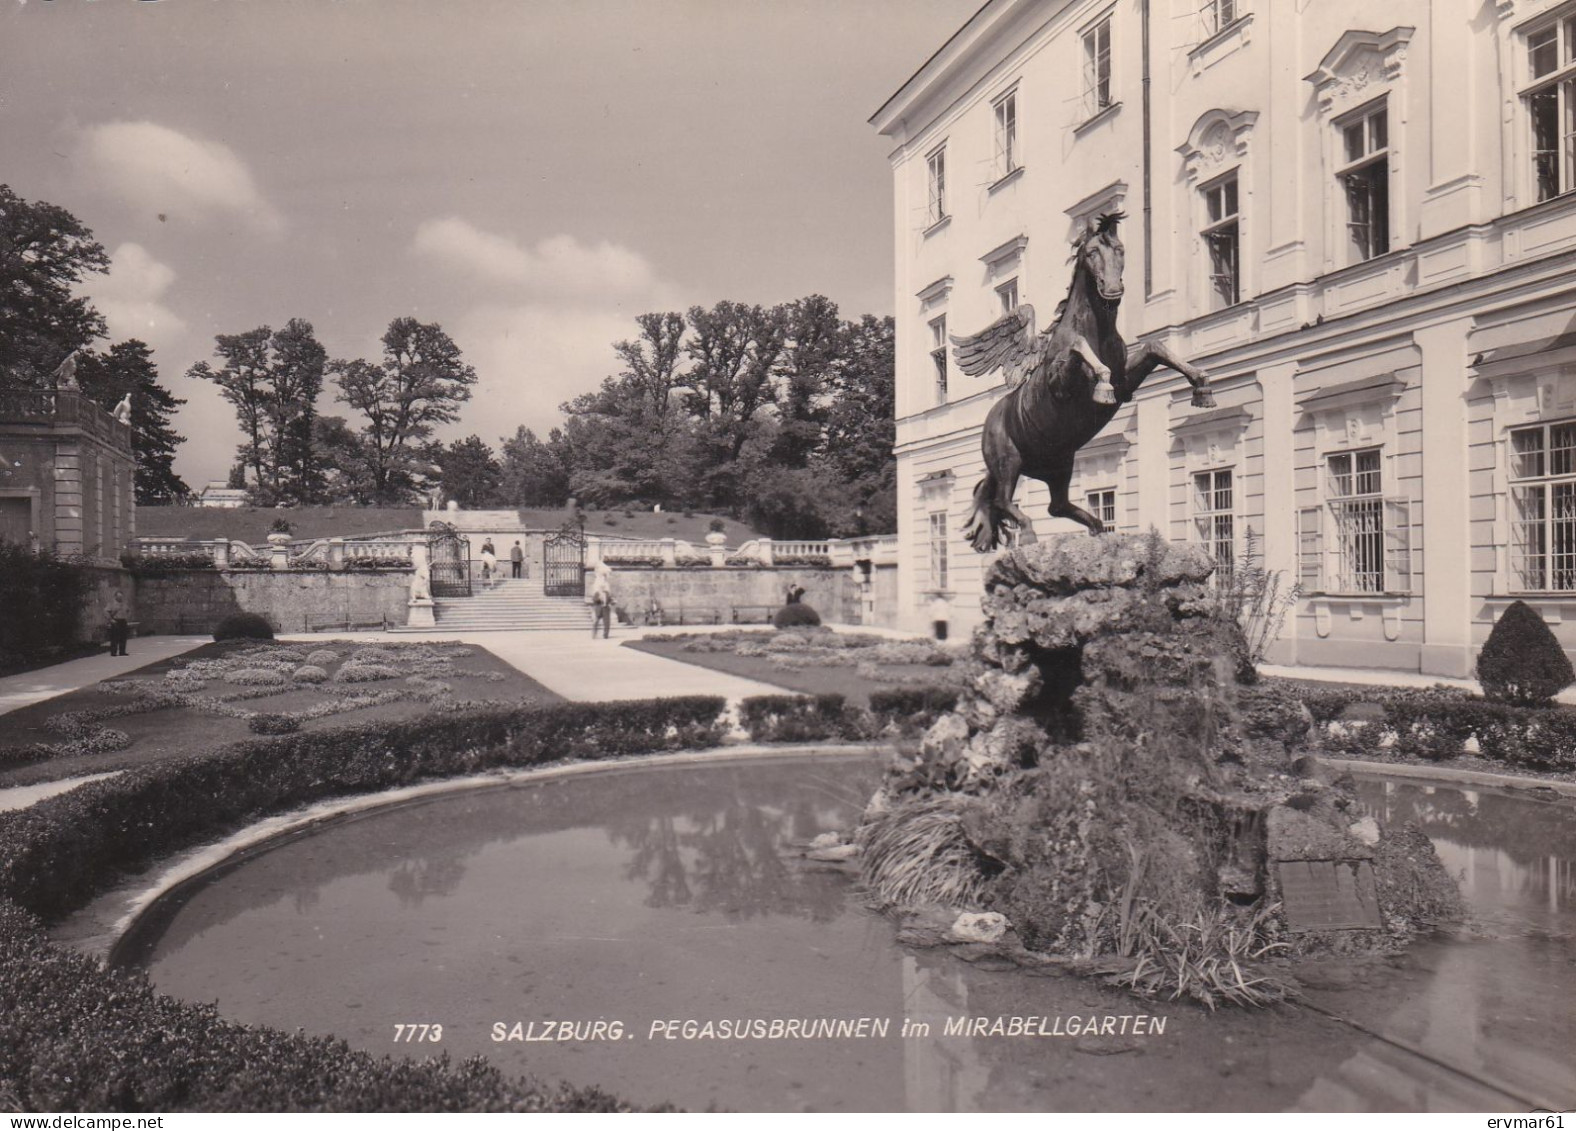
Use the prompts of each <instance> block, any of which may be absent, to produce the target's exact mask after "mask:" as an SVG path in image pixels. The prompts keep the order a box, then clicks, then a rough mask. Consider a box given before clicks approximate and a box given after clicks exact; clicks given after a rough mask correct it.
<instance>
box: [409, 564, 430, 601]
mask: <svg viewBox="0 0 1576 1131" xmlns="http://www.w3.org/2000/svg"><path fill="white" fill-rule="evenodd" d="M410 599H411V602H412V603H415V602H418V601H431V600H432V570H431V568H430V567H429V566H428V565H427V559H426V555H425V554H423V555H422V556H421V560H420V561H418V562H417V563H416V572H415V573H414V574H412V575H411V579H410Z"/></svg>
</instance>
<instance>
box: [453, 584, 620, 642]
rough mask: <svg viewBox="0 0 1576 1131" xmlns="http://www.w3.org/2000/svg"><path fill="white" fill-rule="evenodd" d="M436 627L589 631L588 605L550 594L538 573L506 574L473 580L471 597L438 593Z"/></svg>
mask: <svg viewBox="0 0 1576 1131" xmlns="http://www.w3.org/2000/svg"><path fill="white" fill-rule="evenodd" d="M433 604H434V606H435V607H436V613H437V620H438V628H439V629H442V630H455V631H464V632H505V631H512V632H520V631H542V630H548V629H573V630H576V631H579V632H590V631H591V606H589V605H587V604H586V603H585V598H583V597H549V596H547V595H545V594H544V593H543V592H542V580H541V578H538V577H530V578H523V579H521V580H519V581H515V580H513V579H512V578H506V579H504V580H501V581H495V582H493V583H492V585H491V586H490V587H486V586H483V585H482V584H481V583H480V582H476V583H475V587H474V589H473V590H472V596H470V597H439V598H436V599H435V600H434V602H433Z"/></svg>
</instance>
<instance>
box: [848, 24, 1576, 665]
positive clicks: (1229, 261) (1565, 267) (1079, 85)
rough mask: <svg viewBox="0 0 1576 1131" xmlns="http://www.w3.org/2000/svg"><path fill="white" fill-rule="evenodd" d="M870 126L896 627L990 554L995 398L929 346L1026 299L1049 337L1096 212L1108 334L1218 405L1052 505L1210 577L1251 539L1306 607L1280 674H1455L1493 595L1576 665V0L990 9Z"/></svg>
mask: <svg viewBox="0 0 1576 1131" xmlns="http://www.w3.org/2000/svg"><path fill="white" fill-rule="evenodd" d="M871 121H872V124H873V125H874V126H875V127H876V128H877V129H878V130H879V131H880V132H881V134H882V135H884V136H885V137H887V138H889V139H890V140H891V142H892V143H893V147H894V148H893V150H892V158H891V160H892V168H893V186H894V199H895V206H896V207H895V229H896V278H897V294H896V311H897V333H898V350H897V366H898V382H897V453H898V456H897V459H898V513H899V524H898V525H899V540H900V550H899V555H900V556H899V561H900V571H899V590H900V592H899V601H900V612H901V618H902V619H901V623H904V624H906V625H907V626H910V627H919V626H921V625H924V624H926V623H927V622H928V620H929V619H930V613H929V607H930V605H931V602H932V600H933V598H934V596H935V594H936V593H938V592H940V593H942V594H944V595H945V596H946V597H947V598H948V601H949V603H950V608H951V616H952V621H953V627H954V630H958V629H967V628H968V627H970V626H971V625H972V624H974V623H977V622H978V620H979V617H980V612H979V597H980V590H981V581H982V577H983V573H984V567H985V566H986V564H987V563H988V561H989V560H990V559H989V557H988V556H984V555H980V554H977V553H975V552H974V551H973V549H972V548H971V547H970V546H969V545H968V544H967V543H966V542H964V541H963V539H962V537H961V530H962V528H963V526H964V525H965V523H966V522H967V519H968V515H969V512H970V510H971V493H972V490H973V487H974V485H975V483H976V482H977V481H978V479H979V478H980V477H981V474H982V462H981V457H980V452H979V440H980V428H981V425H982V423H983V422H984V419H985V414H986V412H987V411H988V409H989V408H990V406H991V405H992V404H993V403H994V401H995V400H996V398H997V397H999V396H1000V395H1001V394H1002V393H1003V392H1004V391H1005V385H1004V384H1003V383H1002V382H1003V378H1002V376H1001V374H1000V373H999V372H997V373H994V374H991V375H989V376H986V377H981V378H970V377H965V376H963V375H962V374H961V373H959V372H957V370H956V365H955V359H954V358H953V357H952V355H951V350H950V348H949V347H948V346H947V335H948V334H956V335H960V336H962V335H968V334H974V333H977V332H978V331H980V330H981V329H983V328H984V327H986V326H987V325H989V324H990V323H991V322H992V321H994V320H995V319H996V318H998V317H999V316H1000V315H1001V314H1002V313H1003V312H1004V311H1006V310H1008V309H1010V308H1011V307H1012V306H1013V305H1015V304H1018V303H1024V302H1032V303H1033V304H1034V306H1035V308H1036V314H1037V322H1038V326H1039V328H1041V329H1043V328H1045V327H1047V326H1048V325H1049V324H1050V321H1051V318H1052V315H1053V312H1054V310H1055V308H1056V304H1057V303H1058V302H1059V301H1060V300H1061V299H1062V298H1063V297H1064V295H1065V293H1066V289H1067V285H1068V282H1069V279H1070V260H1069V251H1070V249H1069V241H1070V240H1071V238H1072V237H1073V235H1074V234H1075V233H1076V232H1078V231H1079V230H1080V229H1081V228H1082V227H1083V226H1084V225H1085V224H1087V223H1088V222H1089V221H1090V220H1091V218H1093V217H1095V216H1097V215H1099V214H1100V213H1103V212H1109V211H1113V210H1118V209H1119V210H1121V211H1124V212H1126V213H1127V216H1128V218H1127V219H1126V220H1125V221H1123V224H1122V228H1121V234H1122V237H1123V240H1124V242H1125V244H1126V247H1127V275H1126V284H1127V286H1126V295H1125V298H1124V299H1123V302H1122V307H1121V311H1120V317H1119V325H1120V327H1121V330H1122V333H1123V336H1124V337H1125V338H1126V339H1127V341H1128V343H1129V345H1130V346H1132V345H1133V344H1134V343H1136V342H1137V341H1140V340H1148V341H1159V342H1163V343H1164V344H1166V345H1167V346H1169V347H1170V348H1171V350H1172V351H1173V352H1174V353H1175V354H1176V355H1177V356H1179V357H1182V358H1185V359H1187V360H1189V361H1191V362H1192V363H1193V364H1195V365H1197V366H1199V367H1201V368H1203V369H1204V370H1205V371H1206V372H1207V373H1208V374H1209V376H1210V378H1211V381H1212V387H1213V389H1214V391H1215V396H1216V401H1217V407H1216V408H1214V409H1206V410H1199V409H1194V408H1192V407H1191V406H1190V404H1189V390H1188V388H1187V385H1186V383H1185V382H1184V381H1183V380H1182V378H1181V377H1180V376H1179V375H1177V374H1175V373H1174V372H1172V371H1171V370H1165V369H1163V370H1159V371H1157V372H1156V373H1155V374H1154V375H1152V376H1151V377H1150V379H1149V381H1148V382H1147V383H1146V384H1145V385H1144V387H1143V388H1141V389H1140V390H1139V391H1138V394H1137V395H1136V397H1135V398H1134V399H1133V401H1132V402H1131V403H1130V404H1127V405H1125V406H1123V407H1122V409H1121V410H1120V411H1119V413H1118V414H1117V416H1116V418H1115V419H1114V420H1113V421H1112V422H1111V424H1110V425H1109V426H1108V427H1107V428H1106V429H1105V431H1104V432H1103V433H1102V434H1101V435H1100V436H1098V437H1097V438H1096V439H1095V440H1094V441H1093V442H1091V443H1090V444H1089V445H1088V446H1087V447H1086V448H1084V449H1083V451H1082V452H1081V454H1080V455H1079V457H1078V461H1077V472H1076V476H1075V478H1074V482H1073V486H1074V494H1073V498H1074V501H1076V502H1079V503H1080V504H1082V505H1084V506H1085V507H1086V508H1087V509H1089V510H1091V511H1092V512H1094V513H1095V514H1096V515H1098V516H1099V517H1101V518H1103V519H1104V520H1105V521H1106V523H1107V525H1108V526H1111V527H1114V528H1115V529H1117V530H1123V531H1144V530H1148V529H1149V528H1151V527H1153V528H1157V529H1159V530H1160V531H1161V532H1162V533H1163V534H1165V536H1167V537H1168V538H1172V539H1177V540H1193V541H1197V542H1201V543H1203V544H1205V545H1207V546H1208V547H1210V549H1211V550H1212V551H1213V552H1214V553H1215V554H1216V556H1217V558H1218V559H1219V560H1220V561H1221V562H1223V563H1224V562H1229V561H1231V560H1233V559H1235V558H1237V557H1238V556H1239V555H1240V554H1241V553H1242V551H1243V549H1244V547H1245V545H1246V543H1247V540H1248V539H1249V538H1250V537H1251V538H1253V539H1254V540H1255V543H1256V545H1257V546H1258V547H1259V549H1260V550H1261V551H1262V554H1263V560H1264V564H1265V565H1266V566H1267V567H1268V568H1269V569H1271V570H1279V571H1283V575H1284V577H1285V579H1286V581H1287V582H1288V583H1289V582H1291V581H1293V580H1295V581H1297V582H1299V583H1300V585H1301V587H1302V596H1301V599H1300V600H1299V601H1298V603H1297V605H1296V607H1295V611H1294V613H1293V614H1292V615H1291V616H1290V617H1288V620H1287V624H1286V627H1285V630H1284V631H1283V632H1282V634H1281V637H1280V639H1279V641H1278V642H1277V644H1276V646H1275V650H1274V651H1272V653H1271V657H1272V659H1276V660H1280V661H1283V662H1292V661H1295V662H1299V663H1308V664H1331V665H1361V666H1371V667H1372V666H1382V667H1388V668H1397V669H1405V670H1411V671H1422V672H1427V673H1436V674H1441V675H1466V674H1468V673H1469V672H1470V671H1471V669H1472V666H1473V663H1474V658H1475V653H1476V649H1477V648H1478V647H1479V646H1480V645H1481V644H1482V642H1483V640H1484V638H1485V636H1486V634H1487V632H1488V630H1489V628H1490V626H1491V625H1492V624H1493V622H1494V620H1495V619H1496V618H1497V617H1498V615H1499V614H1500V613H1501V612H1502V611H1503V610H1504V608H1505V607H1506V606H1507V605H1508V604H1509V603H1510V602H1511V601H1513V600H1515V599H1517V598H1523V599H1525V600H1526V601H1527V602H1528V603H1529V604H1530V605H1532V606H1533V607H1534V608H1535V609H1537V610H1538V611H1539V612H1540V613H1542V614H1543V616H1544V618H1545V619H1546V620H1547V621H1548V622H1549V624H1550V625H1551V627H1552V628H1553V629H1554V631H1555V633H1556V634H1557V635H1558V637H1559V638H1560V640H1561V641H1562V643H1563V644H1564V646H1565V647H1566V648H1567V649H1568V650H1573V651H1576V273H1573V267H1576V192H1573V191H1572V190H1576V3H1570V2H1567V3H1551V2H1544V0H1387V2H1386V3H1384V4H1374V3H1367V2H1361V0H1205V2H1202V3H1201V2H1200V0H1115V2H1114V3H1113V2H1111V0H989V2H987V3H986V4H985V5H984V6H983V7H982V8H980V10H979V11H978V12H977V13H976V14H975V15H974V16H973V17H972V18H971V19H970V20H969V21H968V23H967V24H966V25H964V27H963V28H962V29H961V30H959V31H958V32H957V33H956V34H955V35H954V36H953V37H952V38H951V39H949V40H948V41H947V42H946V43H945V44H943V45H942V46H941V47H940V49H939V50H938V51H937V52H936V53H935V54H934V55H933V56H932V57H931V58H930V59H929V60H928V61H927V62H926V63H925V64H924V66H922V67H921V68H920V69H919V71H917V72H916V73H915V74H914V76H913V77H912V78H910V79H909V80H908V81H907V82H906V83H905V84H904V85H903V87H902V88H901V89H900V90H898V91H897V92H896V93H895V94H894V95H893V96H892V97H891V98H890V99H889V100H888V101H887V103H886V104H885V105H883V106H882V107H881V108H880V110H878V111H877V112H876V114H875V116H874V117H873V118H872V120H871ZM1018 500H1019V504H1020V505H1021V506H1022V507H1023V508H1024V509H1025V510H1026V511H1027V512H1028V513H1029V514H1030V515H1031V516H1032V517H1034V520H1035V528H1036V531H1037V532H1038V533H1039V534H1040V536H1041V537H1044V536H1046V535H1047V534H1050V533H1053V532H1055V531H1057V530H1060V529H1064V528H1065V529H1075V530H1080V531H1081V528H1079V527H1074V526H1072V525H1071V524H1070V523H1067V522H1066V521H1065V520H1053V519H1050V518H1048V517H1047V516H1046V513H1045V508H1046V505H1047V502H1048V496H1047V493H1046V490H1045V488H1044V486H1043V485H1042V484H1040V483H1037V482H1033V481H1027V480H1026V481H1025V482H1024V485H1023V486H1021V487H1020V488H1019V493H1018ZM1079 536H1084V535H1082V534H1080V535H1079Z"/></svg>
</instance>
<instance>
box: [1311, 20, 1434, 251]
mask: <svg viewBox="0 0 1576 1131" xmlns="http://www.w3.org/2000/svg"><path fill="white" fill-rule="evenodd" d="M1416 30H1417V29H1416V28H1412V27H1406V26H1402V25H1397V26H1396V27H1393V28H1391V29H1390V30H1389V31H1385V32H1374V31H1366V30H1362V29H1355V28H1354V29H1350V30H1348V31H1345V32H1343V33H1342V34H1341V35H1340V36H1339V37H1338V38H1337V39H1336V41H1335V44H1334V46H1332V47H1331V48H1330V50H1329V51H1328V52H1326V53H1325V56H1324V58H1323V59H1321V60H1320V61H1319V65H1318V66H1317V67H1316V68H1314V70H1313V71H1312V73H1310V74H1308V75H1306V76H1304V81H1306V82H1308V83H1310V84H1312V86H1313V88H1314V94H1315V119H1316V121H1317V123H1318V126H1319V138H1320V141H1319V146H1320V153H1321V159H1322V167H1323V168H1324V170H1325V172H1326V175H1325V176H1323V177H1321V178H1320V182H1321V189H1320V192H1321V194H1322V199H1323V212H1324V254H1323V270H1324V271H1325V272H1331V271H1336V270H1339V269H1340V268H1342V267H1347V266H1351V265H1354V264H1356V263H1362V262H1372V261H1373V259H1382V258H1383V257H1384V256H1385V255H1387V254H1391V253H1394V252H1396V251H1398V250H1400V249H1401V248H1402V247H1403V246H1405V245H1404V244H1402V242H1401V241H1402V240H1403V239H1404V236H1405V233H1406V232H1408V231H1410V230H1411V227H1410V224H1411V219H1412V217H1411V215H1410V212H1411V208H1410V204H1409V202H1408V200H1407V197H1406V192H1405V191H1404V189H1405V180H1404V171H1405V169H1406V167H1407V160H1408V155H1409V133H1408V110H1407V107H1408V105H1409V99H1408V97H1407V84H1408V81H1409V79H1408V76H1409V71H1408V68H1407V66H1406V58H1407V50H1408V45H1409V44H1410V42H1411V39H1412V36H1413V34H1414V33H1415V32H1416ZM1381 100H1383V101H1384V103H1385V112H1386V122H1385V127H1386V129H1385V132H1386V135H1387V136H1386V140H1387V142H1388V145H1387V158H1386V159H1387V162H1388V189H1387V192H1388V196H1389V204H1390V208H1389V232H1388V237H1389V238H1388V241H1387V242H1388V247H1386V248H1385V250H1384V251H1381V252H1380V253H1379V254H1377V255H1375V256H1373V257H1372V259H1369V260H1357V259H1353V258H1351V257H1350V256H1349V255H1347V254H1346V251H1345V249H1346V248H1347V244H1348V234H1347V227H1346V223H1347V221H1346V212H1347V208H1346V199H1345V185H1344V183H1343V182H1342V180H1341V178H1340V174H1341V172H1343V171H1347V170H1349V168H1350V167H1351V163H1350V162H1348V161H1347V160H1346V159H1345V154H1344V149H1343V146H1344V138H1343V136H1342V126H1343V125H1344V124H1348V123H1349V122H1350V121H1351V119H1352V118H1353V117H1355V116H1359V115H1361V114H1362V113H1364V112H1365V111H1369V110H1371V109H1373V108H1375V107H1376V105H1377V104H1378V103H1379V102H1380V101H1381ZM1337 194H1339V195H1337Z"/></svg>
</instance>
